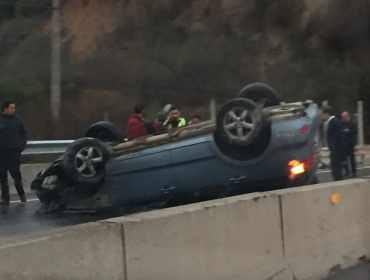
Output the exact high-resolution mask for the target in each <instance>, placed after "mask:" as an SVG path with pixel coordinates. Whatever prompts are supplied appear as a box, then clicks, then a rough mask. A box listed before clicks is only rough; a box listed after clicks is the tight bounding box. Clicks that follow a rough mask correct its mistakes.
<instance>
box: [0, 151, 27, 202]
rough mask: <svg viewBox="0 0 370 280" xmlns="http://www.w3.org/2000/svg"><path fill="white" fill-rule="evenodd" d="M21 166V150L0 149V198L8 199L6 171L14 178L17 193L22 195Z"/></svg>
mask: <svg viewBox="0 0 370 280" xmlns="http://www.w3.org/2000/svg"><path fill="white" fill-rule="evenodd" d="M20 166H21V151H20V150H19V149H7V150H0V184H1V198H2V199H5V200H9V199H10V196H9V184H8V171H9V173H10V175H11V176H12V177H13V179H14V186H15V188H16V189H17V192H18V195H19V196H22V195H24V190H23V184H22V174H21V171H20Z"/></svg>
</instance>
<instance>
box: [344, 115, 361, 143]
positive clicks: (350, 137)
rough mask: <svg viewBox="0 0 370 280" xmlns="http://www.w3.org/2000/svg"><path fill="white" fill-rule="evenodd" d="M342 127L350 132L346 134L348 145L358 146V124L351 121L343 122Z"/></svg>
mask: <svg viewBox="0 0 370 280" xmlns="http://www.w3.org/2000/svg"><path fill="white" fill-rule="evenodd" d="M342 127H343V130H344V129H348V130H349V131H348V132H344V134H345V135H346V138H347V144H348V145H350V146H356V144H357V133H358V129H357V125H356V123H355V122H354V121H353V120H352V119H350V120H349V121H348V122H345V121H342Z"/></svg>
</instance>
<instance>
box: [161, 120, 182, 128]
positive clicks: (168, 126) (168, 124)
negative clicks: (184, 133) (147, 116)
mask: <svg viewBox="0 0 370 280" xmlns="http://www.w3.org/2000/svg"><path fill="white" fill-rule="evenodd" d="M164 125H165V126H167V128H168V129H171V128H172V124H171V123H170V122H169V121H166V122H165V123H164ZM184 125H186V120H185V119H184V118H179V124H178V125H177V127H180V126H184Z"/></svg>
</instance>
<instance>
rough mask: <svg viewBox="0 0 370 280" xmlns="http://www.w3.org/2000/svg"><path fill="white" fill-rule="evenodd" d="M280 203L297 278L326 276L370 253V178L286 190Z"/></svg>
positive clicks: (287, 252)
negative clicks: (336, 198) (334, 197)
mask: <svg viewBox="0 0 370 280" xmlns="http://www.w3.org/2000/svg"><path fill="white" fill-rule="evenodd" d="M334 193H338V194H339V198H340V201H339V204H334V203H333V202H332V201H331V195H332V194H334ZM281 204H282V217H283V220H282V221H283V229H284V249H285V257H286V259H287V261H288V263H289V265H290V268H291V269H292V271H293V273H294V275H295V277H296V279H323V278H325V277H327V276H328V275H330V274H331V273H334V272H336V271H337V270H341V269H346V268H349V267H351V266H354V265H356V264H358V263H359V262H361V261H364V260H366V258H367V257H366V256H370V184H369V181H367V180H362V179H357V180H350V181H341V182H336V183H330V184H322V185H319V186H318V187H305V188H301V189H299V188H298V189H292V190H288V191H286V192H284V193H282V194H281Z"/></svg>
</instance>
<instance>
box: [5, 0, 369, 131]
mask: <svg viewBox="0 0 370 280" xmlns="http://www.w3.org/2000/svg"><path fill="white" fill-rule="evenodd" d="M369 18H370V4H369V3H367V1H365V0H354V1H351V2H350V3H348V2H347V1H345V0H335V1H334V0H233V1H230V0H155V1H153V0H135V1H134V0H78V1H76V0H66V1H63V6H62V9H61V20H62V42H61V43H62V50H63V51H62V72H63V83H62V90H63V113H62V116H63V117H62V122H61V123H62V125H61V126H62V127H63V128H62V129H60V131H59V135H58V136H55V135H50V134H48V133H47V131H48V129H45V131H42V130H40V129H39V130H38V131H37V132H31V135H32V137H34V138H48V137H64V138H75V137H79V136H81V135H82V134H83V132H82V131H83V130H84V129H86V127H87V126H88V125H90V124H91V122H93V121H96V120H100V119H101V118H102V116H103V114H104V113H105V112H107V111H109V112H111V113H110V120H112V121H114V122H116V123H118V124H119V125H120V126H122V127H124V126H125V123H126V121H127V118H128V117H129V115H130V114H131V112H132V109H131V108H132V107H133V106H134V104H135V103H136V102H141V101H145V102H147V103H149V104H150V109H151V110H150V116H153V115H154V114H155V113H156V112H157V111H158V110H160V108H161V107H162V106H163V105H164V104H166V103H168V102H171V103H176V104H180V105H182V106H183V113H184V114H185V115H186V117H190V115H189V114H190V113H194V112H197V113H203V114H204V117H205V118H207V117H208V115H207V114H208V111H207V110H206V109H204V108H206V107H207V104H208V101H209V99H210V98H211V97H216V99H217V101H218V103H219V104H220V103H222V102H224V101H225V100H227V99H228V98H232V97H235V96H236V94H237V92H238V91H239V90H240V89H241V88H242V87H243V86H245V85H246V84H248V83H251V82H256V81H259V82H266V83H269V84H271V85H272V86H274V87H275V88H276V89H277V90H278V91H280V92H281V94H282V95H283V96H284V98H285V99H286V101H293V100H297V99H306V98H310V99H314V100H315V101H317V102H321V100H326V99H328V100H329V101H330V104H332V105H335V106H337V107H338V109H343V108H342V107H344V106H349V110H351V109H352V108H354V106H355V102H356V101H357V100H358V99H359V98H361V97H363V98H367V97H366V96H367V95H366V93H368V88H369V86H368V82H367V80H366V78H365V77H368V74H370V70H369V69H370V67H369V66H368V65H370V64H369V61H370V51H369V45H370V44H369V42H370V39H369V34H370V32H369V31H370V20H369ZM50 24H51V18H50V10H46V11H45V12H44V13H43V14H41V15H37V16H30V17H25V18H15V19H11V20H8V21H5V22H3V23H2V24H1V25H0V89H1V80H3V79H13V80H21V79H24V78H32V79H35V80H37V81H39V82H41V83H42V84H43V85H44V86H45V90H44V91H45V96H43V95H42V96H41V98H36V97H35V98H32V99H31V100H27V101H24V105H23V111H22V116H23V117H24V118H25V121H26V124H28V125H29V127H32V128H33V127H35V126H36V124H39V122H40V119H41V122H44V123H45V127H46V128H47V127H49V126H51V124H50V120H49V115H50V113H49V112H48V109H45V110H42V112H40V113H39V115H38V117H36V116H34V115H32V112H33V110H34V109H35V108H37V107H38V106H40V104H42V106H43V107H45V108H48V101H47V93H48V89H49V80H50V78H49V77H50V73H49V72H50ZM364 96H365V97H364ZM0 99H1V97H0ZM112 100H116V101H117V102H112ZM365 101H366V100H365ZM118 106H120V108H118ZM78 108H79V109H78ZM71 116H73V117H72V118H71ZM72 119H75V121H73V120H72ZM71 122H72V123H73V122H74V123H73V124H72V123H71ZM71 125H73V127H74V129H70V126H71Z"/></svg>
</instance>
